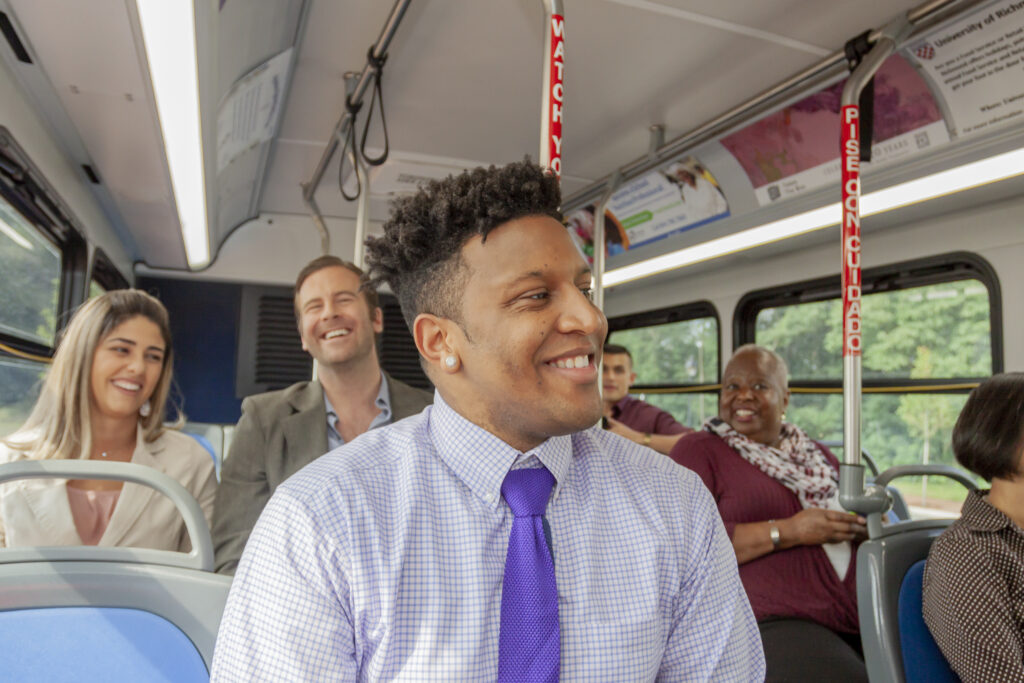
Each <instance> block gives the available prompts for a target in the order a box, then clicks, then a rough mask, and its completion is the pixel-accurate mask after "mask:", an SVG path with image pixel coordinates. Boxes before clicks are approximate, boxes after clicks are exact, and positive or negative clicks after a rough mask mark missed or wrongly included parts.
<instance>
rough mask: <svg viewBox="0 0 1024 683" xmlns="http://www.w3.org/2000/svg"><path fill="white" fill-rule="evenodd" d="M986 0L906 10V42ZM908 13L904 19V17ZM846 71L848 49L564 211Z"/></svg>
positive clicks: (942, 0) (934, 0) (599, 183)
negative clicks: (907, 24) (908, 26)
mask: <svg viewBox="0 0 1024 683" xmlns="http://www.w3.org/2000/svg"><path fill="white" fill-rule="evenodd" d="M984 1H985V0H930V1H929V2H926V3H923V4H921V5H919V6H918V7H916V8H914V9H912V10H910V11H908V12H907V13H906V14H905V15H904V17H905V19H906V21H907V22H909V24H910V25H911V27H912V31H911V32H910V34H908V35H907V36H904V37H903V39H904V40H907V39H909V38H911V37H913V36H914V35H917V34H919V33H921V32H923V31H926V30H928V29H929V28H931V27H933V26H935V25H936V24H937V23H939V22H942V21H945V20H947V19H950V18H952V17H955V16H957V15H959V14H963V13H964V12H966V11H967V10H969V9H971V8H973V7H976V6H977V5H979V4H981V3H982V2H984ZM904 17H901V18H900V19H901V20H902V19H903V18H904ZM879 35H881V32H880V31H873V32H871V33H870V34H869V35H868V39H869V41H871V42H874V41H875V40H876V39H877V38H878V36H879ZM846 70H847V61H846V53H845V52H844V51H843V50H839V51H837V52H835V53H833V54H832V55H829V56H828V57H825V58H824V59H822V60H821V61H820V62H818V63H817V64H813V65H812V66H810V67H808V68H806V69H804V70H803V71H800V72H799V73H797V74H794V75H793V76H791V77H789V78H787V79H786V80H784V81H782V82H780V83H778V84H776V85H774V86H772V87H770V88H768V89H767V90H764V91H763V92H761V93H759V94H758V95H755V96H754V97H752V98H751V99H749V100H747V101H746V102H744V103H742V104H739V105H737V106H735V107H733V108H732V109H730V110H728V111H726V112H725V113H723V114H721V115H719V116H716V117H715V118H713V119H711V120H710V121H707V122H706V123H704V124H701V125H700V126H698V127H697V128H694V129H693V130H691V131H689V132H686V133H683V134H682V135H680V136H678V137H676V138H673V139H672V140H670V141H669V142H667V143H665V144H664V145H662V146H661V147H659V148H658V149H657V150H656V151H655V152H653V153H651V154H645V155H644V156H642V157H639V158H637V159H634V160H633V161H631V162H629V163H628V164H626V165H624V166H621V167H619V168H618V169H617V170H616V171H613V172H612V173H609V174H608V175H606V176H604V177H603V178H600V179H599V180H596V181H595V182H593V183H591V184H590V185H589V186H587V187H586V188H584V189H583V190H580V191H579V192H577V193H576V194H574V195H572V196H571V197H568V198H566V200H565V201H564V202H563V210H565V211H571V210H573V209H577V208H579V207H581V206H584V205H586V204H589V203H592V202H596V201H597V200H598V199H599V198H600V197H601V195H602V194H603V193H605V192H607V190H608V188H609V187H610V186H612V184H613V178H614V177H615V174H616V173H620V174H621V177H622V182H627V181H629V180H632V179H634V178H637V177H639V176H641V175H643V174H644V173H647V172H648V171H651V170H653V169H655V168H657V167H658V166H660V165H661V164H664V163H666V162H667V161H669V160H670V159H672V158H673V157H675V156H678V155H679V154H681V153H682V152H684V151H686V150H689V149H693V148H694V147H696V146H698V145H700V144H703V143H705V142H708V141H710V140H714V139H716V138H718V137H721V136H722V135H724V134H725V133H727V132H729V131H731V130H733V129H736V128H738V127H739V126H741V125H743V124H745V123H748V122H751V121H754V120H756V119H757V118H758V117H759V116H761V115H762V114H764V113H766V112H768V111H770V110H773V109H775V108H777V107H780V106H782V105H783V104H785V103H786V102H787V101H791V100H793V99H794V98H798V97H799V96H800V95H801V94H802V93H805V92H806V91H808V90H809V89H811V88H814V87H815V86H821V85H824V84H826V83H828V82H830V81H833V80H834V79H836V78H839V77H840V76H841V75H842V74H843V73H845V72H846Z"/></svg>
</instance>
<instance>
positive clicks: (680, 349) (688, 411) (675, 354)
mask: <svg viewBox="0 0 1024 683" xmlns="http://www.w3.org/2000/svg"><path fill="white" fill-rule="evenodd" d="M609 327H610V329H611V330H612V333H611V334H610V335H609V338H608V341H609V342H610V343H613V344H619V345H621V346H625V347H626V348H628V349H629V351H630V353H631V354H632V356H633V370H634V372H636V382H635V383H634V384H633V388H632V389H631V390H630V393H631V394H634V395H636V396H639V397H640V398H641V399H642V400H644V401H647V402H648V403H651V404H653V405H656V406H658V407H659V408H661V409H662V410H666V411H668V412H669V413H671V414H672V416H673V417H675V418H676V420H677V421H679V422H680V423H681V424H684V425H686V426H687V427H693V428H695V429H698V428H700V425H701V423H702V422H704V419H705V418H707V417H710V416H712V415H715V414H716V413H717V412H718V399H717V394H716V389H715V386H714V385H716V384H717V383H718V372H719V368H718V357H719V353H718V314H717V312H716V311H715V309H714V307H713V306H712V305H711V304H710V303H707V302H701V303H698V304H687V305H683V306H676V307H672V308H668V309H662V310H658V311H650V312H647V313H640V314H637V315H631V316H627V317H624V318H616V319H613V320H611V321H609ZM709 386H710V387H711V388H710V389H709V388H708V387H709Z"/></svg>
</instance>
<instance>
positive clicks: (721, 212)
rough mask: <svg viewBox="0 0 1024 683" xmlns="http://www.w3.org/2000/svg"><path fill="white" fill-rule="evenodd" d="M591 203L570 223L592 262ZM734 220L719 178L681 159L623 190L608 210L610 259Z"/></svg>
mask: <svg viewBox="0 0 1024 683" xmlns="http://www.w3.org/2000/svg"><path fill="white" fill-rule="evenodd" d="M594 210H595V206H594V205H593V204H591V205H590V206H586V207H584V208H582V209H578V210H577V211H575V212H573V213H572V214H570V215H569V216H568V218H567V221H566V222H567V224H568V226H569V229H570V231H571V232H572V233H573V235H574V236H575V237H576V238H577V240H578V241H579V242H580V243H581V245H582V248H583V251H584V253H585V254H586V255H587V256H588V257H591V258H592V257H593V254H594V246H593V245H594ZM728 215H729V204H728V202H726V200H725V195H724V194H723V193H722V190H721V188H720V187H719V185H718V181H717V180H715V178H714V176H712V175H711V173H710V172H708V170H707V169H706V168H705V167H704V166H703V165H702V164H701V163H700V162H699V161H698V160H697V159H695V158H694V157H692V156H690V157H684V158H682V159H678V160H676V161H674V162H672V163H670V164H667V165H665V166H664V167H662V168H660V169H658V170H655V171H651V172H650V173H647V174H645V175H643V176H641V177H639V178H637V179H636V180H632V181H630V182H628V183H626V184H625V185H623V186H622V187H621V188H619V190H618V191H617V192H616V193H615V194H613V195H612V197H611V199H610V200H609V201H608V206H607V208H606V211H605V223H604V225H605V244H606V247H607V250H608V255H609V256H614V255H615V254H621V253H622V252H624V251H626V250H628V249H634V248H636V247H639V246H641V245H644V244H649V243H650V242H654V241H655V240H659V239H661V238H663V237H667V236H668V235H671V234H673V233H677V232H681V231H683V230H690V229H692V228H696V227H697V226H700V225H704V224H705V223H709V222H711V221H713V220H718V219H719V218H724V217H725V216H728Z"/></svg>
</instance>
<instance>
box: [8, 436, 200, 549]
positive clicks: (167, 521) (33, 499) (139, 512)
mask: <svg viewBox="0 0 1024 683" xmlns="http://www.w3.org/2000/svg"><path fill="white" fill-rule="evenodd" d="M23 457H24V456H23V455H22V454H21V453H19V452H17V451H12V450H10V449H9V448H7V447H6V446H4V445H3V444H0V463H5V462H11V461H12V460H19V459H22V458H23ZM131 462H133V463H136V464H138V465H147V466H149V467H152V468H154V469H157V470H159V471H161V472H163V473H164V474H166V475H168V476H170V477H172V478H173V479H175V480H176V481H178V482H179V483H180V484H181V485H182V486H184V487H185V488H186V489H187V490H188V492H189V493H191V494H192V496H193V497H194V498H195V499H196V500H197V501H199V506H200V507H201V508H202V509H203V514H204V516H205V517H206V523H207V525H209V523H210V519H211V517H212V515H213V498H214V493H215V491H216V487H217V479H216V475H215V472H214V466H213V458H211V457H210V454H209V453H208V452H207V451H206V450H205V449H204V448H203V447H202V446H200V445H199V443H198V442H197V441H196V440H195V439H193V438H192V437H190V436H188V435H186V434H182V433H181V432H178V431H175V430H171V429H168V430H166V431H164V433H163V434H161V435H160V436H159V437H158V438H157V439H156V440H155V441H153V442H152V443H146V442H145V441H144V440H143V438H142V430H141V429H139V431H138V437H137V441H136V445H135V452H134V453H132V459H131ZM0 545H3V546H32V545H82V539H81V538H80V537H79V536H78V531H77V530H76V529H75V521H74V518H72V516H71V503H70V502H69V501H68V492H67V480H65V479H21V480H18V481H12V482H8V483H6V484H2V485H0ZM99 545H101V546H123V547H134V548H154V549H156V550H178V551H182V552H188V551H189V550H191V547H192V544H191V543H190V541H189V538H188V532H187V531H186V530H185V520H184V519H183V518H182V516H181V514H180V513H179V512H178V510H177V508H176V507H175V505H174V503H172V502H171V500H170V499H169V498H167V497H166V496H164V495H162V494H160V493H158V492H157V491H155V490H154V489H152V488H150V487H148V486H142V485H140V484H127V483H126V484H125V485H124V487H123V488H122V489H121V494H120V495H119V496H118V498H117V504H116V505H115V506H114V511H113V513H112V514H111V517H110V523H109V524H108V525H107V528H106V531H104V532H103V537H102V538H101V539H100V542H99Z"/></svg>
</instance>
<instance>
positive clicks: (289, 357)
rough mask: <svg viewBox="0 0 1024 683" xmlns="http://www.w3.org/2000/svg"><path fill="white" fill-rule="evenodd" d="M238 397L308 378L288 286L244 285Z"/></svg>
mask: <svg viewBox="0 0 1024 683" xmlns="http://www.w3.org/2000/svg"><path fill="white" fill-rule="evenodd" d="M237 358H238V367H237V372H236V374H235V377H236V380H235V393H236V395H237V396H238V397H239V398H244V397H246V396H250V395H252V394H258V393H260V392H264V391H272V390H274V389H283V388H285V387H287V386H290V385H292V384H295V383H296V382H302V381H306V380H309V379H310V378H311V377H312V376H313V359H312V358H311V357H310V356H309V354H307V353H306V352H305V351H303V350H302V341H301V340H300V339H299V332H298V329H296V326H295V312H294V309H293V308H292V290H291V288H290V287H266V286H259V285H245V286H244V287H242V314H241V319H240V323H239V331H238V354H237Z"/></svg>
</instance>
